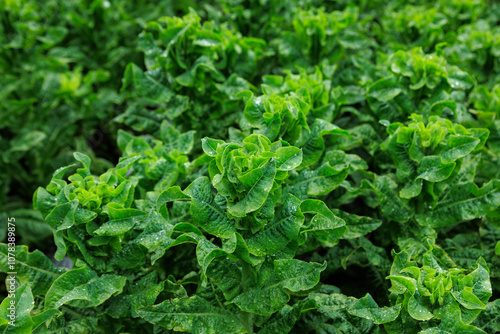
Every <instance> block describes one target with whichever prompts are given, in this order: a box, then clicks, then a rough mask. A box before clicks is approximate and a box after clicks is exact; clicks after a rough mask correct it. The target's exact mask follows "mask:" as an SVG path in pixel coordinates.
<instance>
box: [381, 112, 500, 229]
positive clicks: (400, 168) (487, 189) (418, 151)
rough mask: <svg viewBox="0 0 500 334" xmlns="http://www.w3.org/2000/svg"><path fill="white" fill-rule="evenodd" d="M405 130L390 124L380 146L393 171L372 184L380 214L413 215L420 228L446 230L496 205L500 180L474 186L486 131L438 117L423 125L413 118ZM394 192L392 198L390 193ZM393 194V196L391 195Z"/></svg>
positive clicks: (401, 217)
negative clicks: (441, 228) (393, 174)
mask: <svg viewBox="0 0 500 334" xmlns="http://www.w3.org/2000/svg"><path fill="white" fill-rule="evenodd" d="M412 118H413V122H410V123H409V124H408V125H407V126H405V125H403V124H401V123H393V124H391V125H390V126H389V127H388V132H389V137H388V138H387V141H386V143H385V144H384V146H385V149H386V150H388V151H389V152H390V154H391V156H392V158H393V161H394V163H395V167H396V175H395V176H396V179H397V184H396V183H395V182H394V180H392V179H391V178H390V177H389V176H381V177H378V178H377V180H376V182H375V183H376V185H375V188H376V189H377V190H376V192H377V193H379V195H380V196H381V201H382V213H383V214H384V215H386V217H388V218H389V219H391V220H395V221H398V222H406V221H408V220H409V219H410V218H411V217H413V216H414V217H415V219H416V221H417V222H418V223H419V224H420V225H422V226H430V227H433V228H436V227H443V226H449V225H453V224H457V223H460V222H463V221H467V220H471V219H475V218H479V217H482V216H484V215H486V214H488V213H490V212H491V211H494V210H495V209H496V208H498V206H499V205H500V193H499V191H500V189H499V186H500V184H499V181H498V180H490V182H488V183H486V184H484V185H482V186H481V187H480V186H479V185H478V184H476V183H475V175H476V169H477V165H478V163H479V160H480V159H479V158H480V153H481V151H482V149H483V147H484V144H485V142H486V140H487V138H488V135H489V131H488V130H487V129H481V128H469V129H467V128H465V127H464V126H462V125H460V124H456V123H452V122H451V121H449V120H446V119H443V118H440V117H438V116H430V117H429V118H428V120H427V121H426V122H424V121H423V118H422V116H420V115H412ZM394 192H396V194H397V195H396V194H394ZM391 193H392V194H391Z"/></svg>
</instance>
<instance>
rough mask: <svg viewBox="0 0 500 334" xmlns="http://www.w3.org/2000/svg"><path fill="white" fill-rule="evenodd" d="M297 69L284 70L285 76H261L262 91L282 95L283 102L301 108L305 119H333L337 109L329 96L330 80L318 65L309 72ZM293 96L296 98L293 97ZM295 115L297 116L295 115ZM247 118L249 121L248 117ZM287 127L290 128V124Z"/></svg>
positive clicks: (270, 94)
mask: <svg viewBox="0 0 500 334" xmlns="http://www.w3.org/2000/svg"><path fill="white" fill-rule="evenodd" d="M298 70H299V73H297V74H294V73H292V72H291V71H288V70H285V71H284V72H285V74H286V76H284V77H283V76H278V75H265V76H263V77H262V85H261V89H262V92H263V93H264V95H265V96H268V97H270V96H273V95H279V96H282V97H284V98H285V102H284V103H285V104H287V105H292V106H294V105H295V106H296V109H299V110H301V109H302V113H303V114H304V116H305V118H306V119H309V120H311V119H314V118H320V119H323V120H325V121H328V122H331V121H333V119H334V117H335V114H336V112H337V110H336V105H335V102H336V101H332V99H331V97H330V91H331V89H332V87H331V80H330V79H329V78H326V77H325V75H324V74H323V73H322V71H321V70H320V69H319V67H316V68H315V71H314V72H311V73H308V71H307V70H306V69H301V68H299V69H298ZM301 90H305V91H307V92H308V94H305V93H303V92H301ZM293 96H296V98H295V99H294V98H293ZM287 98H288V99H290V100H287ZM294 100H295V101H294ZM305 103H307V104H309V106H310V107H309V108H308V107H307V106H306V105H305ZM297 105H298V106H297ZM289 110H290V108H289ZM290 112H293V110H290ZM295 117H296V118H297V116H295ZM247 120H248V121H250V120H249V119H248V118H247ZM288 127H289V128H290V126H288Z"/></svg>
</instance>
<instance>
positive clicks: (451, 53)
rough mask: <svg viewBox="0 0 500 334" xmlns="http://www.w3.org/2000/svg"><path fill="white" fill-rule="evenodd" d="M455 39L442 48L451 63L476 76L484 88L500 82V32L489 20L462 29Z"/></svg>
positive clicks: (460, 28) (479, 21)
mask: <svg viewBox="0 0 500 334" xmlns="http://www.w3.org/2000/svg"><path fill="white" fill-rule="evenodd" d="M453 37H454V39H453V40H452V41H450V42H449V43H447V44H446V45H443V47H442V50H443V53H444V54H446V56H447V59H449V62H450V63H451V64H455V65H457V66H460V67H461V68H463V69H466V70H467V71H469V72H470V73H473V74H474V77H475V79H476V80H477V81H478V82H479V83H481V84H488V85H491V84H494V83H495V82H497V77H498V73H499V71H500V63H499V62H498V56H499V55H500V29H498V27H496V26H495V24H492V23H491V22H488V21H487V20H477V21H476V22H473V23H471V24H466V25H462V26H461V27H459V29H458V30H457V33H456V35H455V36H453Z"/></svg>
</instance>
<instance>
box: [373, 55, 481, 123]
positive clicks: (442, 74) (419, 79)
mask: <svg viewBox="0 0 500 334" xmlns="http://www.w3.org/2000/svg"><path fill="white" fill-rule="evenodd" d="M386 63H387V65H388V66H389V69H390V72H391V73H392V75H391V74H389V75H388V76H387V77H385V78H382V79H380V80H378V81H376V82H375V83H373V84H372V85H371V86H370V87H369V89H368V91H367V102H368V104H369V105H370V108H371V110H372V111H373V113H374V115H375V116H376V117H377V118H378V119H379V120H389V121H390V122H395V121H403V120H405V119H406V117H407V116H409V115H410V114H411V113H414V112H415V110H419V113H420V114H423V115H439V116H442V117H447V118H450V119H460V120H461V119H462V118H470V116H469V115H468V113H467V112H466V109H465V106H464V105H463V104H462V102H463V98H464V97H463V91H468V90H469V89H470V88H472V87H473V86H474V80H473V78H472V77H471V75H470V74H469V73H468V72H466V71H464V70H463V69H460V68H458V67H456V66H449V65H448V64H447V62H446V60H445V58H444V57H442V56H441V55H440V54H439V53H438V54H425V53H424V52H423V51H422V49H421V48H415V49H412V50H409V51H403V50H400V51H397V52H395V53H394V54H392V55H390V56H389V57H388V58H387V60H386Z"/></svg>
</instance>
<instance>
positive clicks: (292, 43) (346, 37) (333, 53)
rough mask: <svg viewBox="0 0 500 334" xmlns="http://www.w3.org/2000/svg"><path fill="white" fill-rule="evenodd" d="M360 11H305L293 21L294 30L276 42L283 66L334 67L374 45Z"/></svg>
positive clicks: (356, 9) (274, 41)
mask: <svg viewBox="0 0 500 334" xmlns="http://www.w3.org/2000/svg"><path fill="white" fill-rule="evenodd" d="M358 15H359V8H357V7H354V6H348V7H347V8H345V9H344V10H342V11H331V12H325V10H324V8H323V7H320V8H314V9H310V10H301V11H298V12H297V13H296V14H295V17H294V19H293V31H285V32H283V34H282V35H281V36H280V38H277V39H275V40H273V42H272V43H273V45H275V46H276V48H277V54H278V56H279V61H280V65H281V66H282V67H284V68H290V69H291V68H293V67H294V66H297V65H298V66H300V67H304V68H308V67H311V66H316V65H319V64H321V63H323V64H329V65H333V64H335V63H336V62H337V61H338V60H339V59H341V58H342V57H343V56H344V55H345V54H347V53H349V52H356V51H358V50H361V49H363V48H367V47H369V46H371V45H372V42H371V41H370V40H369V39H368V38H367V37H366V36H365V35H364V33H363V32H362V30H361V29H360V27H358V26H357V25H356V23H357V21H358Z"/></svg>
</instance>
